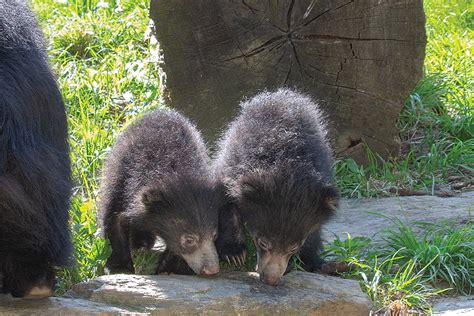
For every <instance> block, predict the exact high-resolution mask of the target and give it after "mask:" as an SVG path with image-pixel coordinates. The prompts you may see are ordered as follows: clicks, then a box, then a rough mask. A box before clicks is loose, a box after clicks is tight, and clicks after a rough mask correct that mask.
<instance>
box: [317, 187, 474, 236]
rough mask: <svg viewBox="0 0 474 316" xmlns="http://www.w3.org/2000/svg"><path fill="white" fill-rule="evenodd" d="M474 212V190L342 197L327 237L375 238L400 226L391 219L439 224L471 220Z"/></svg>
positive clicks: (328, 226) (326, 231) (328, 228)
mask: <svg viewBox="0 0 474 316" xmlns="http://www.w3.org/2000/svg"><path fill="white" fill-rule="evenodd" d="M473 214H474V192H463V193H460V194H459V195H456V196H454V197H445V198H444V197H443V198H442V197H436V196H405V197H387V198H374V199H360V200H354V199H350V200H348V199H343V200H342V202H341V206H340V208H339V209H338V211H337V215H336V216H335V217H334V219H332V220H331V222H330V223H328V224H327V225H326V226H325V229H324V238H325V239H326V240H333V239H334V238H335V236H338V237H339V238H341V239H345V238H346V236H347V235H346V234H347V233H350V234H351V236H352V237H354V236H364V237H374V236H376V235H377V234H378V233H379V232H381V231H382V230H384V229H387V228H394V227H396V226H397V225H395V223H394V222H393V221H391V220H390V218H398V219H400V220H402V221H404V222H406V223H414V222H417V221H423V222H431V223H437V222H441V221H456V222H462V221H465V220H467V219H469V218H470V219H472V218H473Z"/></svg>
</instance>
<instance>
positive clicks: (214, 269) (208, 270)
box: [201, 265, 219, 275]
mask: <svg viewBox="0 0 474 316" xmlns="http://www.w3.org/2000/svg"><path fill="white" fill-rule="evenodd" d="M217 273H219V266H218V265H215V266H206V267H204V268H202V270H201V274H202V275H214V274H217Z"/></svg>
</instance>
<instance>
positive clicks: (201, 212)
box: [100, 110, 219, 275]
mask: <svg viewBox="0 0 474 316" xmlns="http://www.w3.org/2000/svg"><path fill="white" fill-rule="evenodd" d="M215 190H216V187H215V186H214V184H213V181H212V179H211V176H210V168H209V158H208V155H207V150H206V146H205V144H204V142H203V140H202V138H201V135H200V134H199V132H198V131H197V129H196V127H195V126H194V125H192V124H191V123H190V122H189V121H188V120H187V119H186V118H185V117H184V116H182V115H181V114H179V113H177V112H175V111H167V110H155V111H152V112H150V113H148V114H146V115H145V116H144V117H143V118H141V119H139V120H138V121H137V122H135V123H134V124H132V125H131V126H130V127H129V128H128V129H127V130H126V131H125V132H124V133H123V134H122V135H120V137H119V139H118V141H117V143H116V144H115V146H114V148H113V149H112V151H111V153H110V156H109V157H108V159H107V160H106V162H105V166H104V179H103V183H102V190H101V193H102V197H101V207H100V209H101V216H102V223H103V228H104V232H105V236H106V237H107V238H108V239H109V240H110V243H111V246H112V254H111V256H110V258H109V259H108V261H107V268H108V269H109V270H110V272H111V273H121V272H122V273H129V272H131V273H133V272H134V269H133V264H132V257H131V250H133V249H138V248H151V247H152V246H153V245H154V243H155V239H156V237H157V236H159V237H161V238H162V239H163V240H164V241H165V243H166V251H165V253H163V254H162V256H161V258H160V262H159V265H158V268H157V273H162V272H167V273H179V274H192V273H193V272H194V273H196V274H201V275H212V274H216V273H218V272H219V260H218V255H217V252H216V248H215V245H214V241H215V238H216V236H217V224H218V222H217V221H218V209H219V198H218V196H219V195H218V194H216V192H215Z"/></svg>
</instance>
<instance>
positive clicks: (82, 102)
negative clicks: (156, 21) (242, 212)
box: [33, 0, 158, 292]
mask: <svg viewBox="0 0 474 316" xmlns="http://www.w3.org/2000/svg"><path fill="white" fill-rule="evenodd" d="M97 3H98V1H70V2H65V3H60V2H53V1H44V0H35V1H33V7H34V9H35V11H36V12H37V13H38V15H39V18H40V23H41V25H42V27H43V29H44V30H45V35H46V37H47V41H48V42H49V43H51V44H50V46H49V47H48V48H49V53H50V56H51V60H52V64H53V67H54V70H55V72H56V74H57V77H58V79H59V82H60V85H61V91H62V94H63V96H64V99H65V101H66V106H67V110H68V119H69V133H70V144H71V161H72V167H73V178H74V181H75V190H74V192H75V194H74V197H73V200H72V205H71V217H72V234H73V240H74V247H75V257H76V259H77V265H76V266H75V267H73V268H72V269H67V270H66V269H63V270H61V271H60V273H59V278H58V279H59V284H58V287H59V290H60V292H62V291H64V290H65V289H68V288H69V287H70V286H71V285H73V284H75V283H77V282H80V281H82V280H87V279H90V278H94V277H96V276H98V275H101V274H103V273H104V264H105V260H106V258H107V257H108V255H109V254H110V248H109V247H107V246H106V243H105V241H104V240H103V239H101V238H99V234H98V230H97V223H96V199H97V193H98V192H97V191H98V184H99V180H100V170H101V166H102V163H103V160H104V157H105V156H106V154H107V149H108V148H110V146H111V145H112V144H113V142H114V139H115V137H116V136H117V134H118V133H119V132H120V130H121V129H122V128H123V127H124V126H125V125H127V124H128V123H129V122H130V121H132V120H133V119H134V118H136V117H137V116H138V115H139V114H140V113H143V112H145V111H146V110H148V109H150V108H152V107H156V106H158V103H157V101H156V100H157V99H158V91H157V86H158V78H157V75H156V58H155V56H154V54H155V51H156V47H155V46H154V45H153V44H152V43H151V42H150V40H149V39H148V38H146V36H145V33H146V29H147V23H148V13H147V7H148V1H132V0H130V1H121V7H120V9H118V10H116V6H115V5H113V4H110V5H109V7H108V8H97V6H96V4H97Z"/></svg>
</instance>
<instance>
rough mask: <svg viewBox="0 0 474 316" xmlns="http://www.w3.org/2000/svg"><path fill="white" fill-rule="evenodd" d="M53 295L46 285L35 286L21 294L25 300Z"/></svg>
mask: <svg viewBox="0 0 474 316" xmlns="http://www.w3.org/2000/svg"><path fill="white" fill-rule="evenodd" d="M52 295H53V290H52V289H51V288H50V287H47V286H35V287H33V288H32V289H31V290H30V291H29V292H28V293H26V294H25V296H23V299H26V300H38V299H43V298H47V297H50V296H52Z"/></svg>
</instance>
